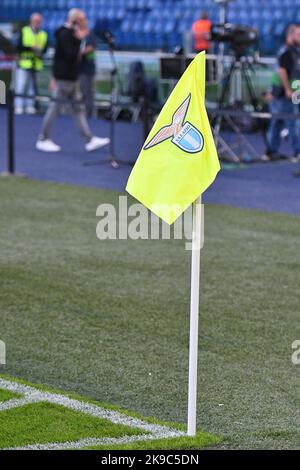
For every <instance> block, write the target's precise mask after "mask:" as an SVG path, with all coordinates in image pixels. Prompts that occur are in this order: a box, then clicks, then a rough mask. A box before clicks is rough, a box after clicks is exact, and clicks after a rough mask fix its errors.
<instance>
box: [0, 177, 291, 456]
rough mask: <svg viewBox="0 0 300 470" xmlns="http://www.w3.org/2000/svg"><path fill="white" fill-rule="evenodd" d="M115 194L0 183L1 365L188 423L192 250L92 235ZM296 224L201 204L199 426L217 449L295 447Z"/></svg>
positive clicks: (8, 181) (179, 243)
mask: <svg viewBox="0 0 300 470" xmlns="http://www.w3.org/2000/svg"><path fill="white" fill-rule="evenodd" d="M117 198H118V194H117V193H114V192H110V191H103V190H101V191H100V190H94V189H86V188H80V187H74V186H73V187H72V186H63V185H54V184H49V183H42V182H37V181H30V180H17V179H13V178H8V179H5V180H1V181H0V201H1V202H0V220H1V224H0V245H1V249H0V263H1V274H0V276H1V279H0V280H1V297H0V309H1V329H0V339H2V340H4V341H5V342H6V349H7V365H6V366H5V369H3V370H5V372H6V373H9V374H10V375H13V376H16V377H21V378H25V379H28V380H31V381H33V382H39V383H44V384H47V385H50V386H53V387H59V388H61V389H64V390H70V391H75V392H79V393H80V394H83V395H86V396H89V397H91V398H95V399H98V400H100V401H102V402H108V403H112V404H117V405H120V406H122V407H125V408H127V409H129V410H133V411H137V412H139V413H141V414H143V415H145V416H153V417H156V418H158V419H163V420H170V421H175V422H185V420H186V402H187V369H188V326H189V325H188V322H189V282H190V252H188V251H186V250H185V249H184V242H182V241H179V240H171V241H169V240H160V241H145V240H137V241H130V240H129V241H127V240H120V241H99V240H97V238H96V234H95V229H96V224H97V221H98V220H97V218H96V215H95V213H96V208H97V206H98V204H100V203H101V202H113V203H116V202H117ZM299 231H300V219H299V218H298V217H293V216H289V215H285V214H275V213H265V212H260V211H254V210H242V209H235V208H231V207H226V206H208V207H206V211H205V247H204V250H203V256H202V283H201V318H200V330H201V334H200V358H199V400H198V425H199V427H200V428H201V430H204V431H208V432H212V433H214V434H217V435H224V436H225V440H224V441H223V443H221V444H220V445H219V447H220V448H243V449H256V448H270V449H271V448H276V449H280V448H286V449H291V448H298V447H299V442H300V433H299V420H298V418H297V410H298V389H299V374H300V369H299V366H295V365H293V364H292V362H291V355H292V348H291V345H292V342H293V341H294V340H295V339H299V336H300V331H299V330H300V329H299V300H300V294H299V270H300V238H299Z"/></svg>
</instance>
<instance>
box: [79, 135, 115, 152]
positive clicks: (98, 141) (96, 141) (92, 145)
mask: <svg viewBox="0 0 300 470" xmlns="http://www.w3.org/2000/svg"><path fill="white" fill-rule="evenodd" d="M109 142H110V139H109V138H108V137H92V138H91V140H90V141H89V142H88V143H87V144H85V150H86V151H87V152H92V151H93V150H97V149H99V148H100V147H104V145H107V144H109Z"/></svg>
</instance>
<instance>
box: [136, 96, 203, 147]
mask: <svg viewBox="0 0 300 470" xmlns="http://www.w3.org/2000/svg"><path fill="white" fill-rule="evenodd" d="M190 101H191V93H190V94H189V95H188V96H187V98H186V99H185V100H184V101H183V102H182V103H181V105H180V106H179V107H178V108H177V109H176V111H175V113H174V114H173V118H172V123H171V124H170V125H169V126H164V127H162V128H161V129H160V130H159V131H158V132H157V133H156V134H155V136H154V137H152V139H151V140H150V141H149V142H148V143H147V144H146V145H145V147H144V150H148V149H149V148H151V147H154V146H155V145H158V144H160V143H161V142H164V141H165V140H167V139H170V138H172V140H171V142H172V143H173V144H175V145H176V146H177V147H179V148H180V149H181V150H183V151H184V152H187V153H198V152H201V150H202V149H203V146H204V138H203V135H202V133H201V132H200V131H198V129H196V127H195V126H193V124H191V123H190V122H189V121H185V122H184V120H185V117H186V115H187V112H188V108H189V105H190Z"/></svg>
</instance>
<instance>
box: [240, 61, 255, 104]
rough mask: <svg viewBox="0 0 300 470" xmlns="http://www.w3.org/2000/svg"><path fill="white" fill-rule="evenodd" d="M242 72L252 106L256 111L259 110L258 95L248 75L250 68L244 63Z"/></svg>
mask: <svg viewBox="0 0 300 470" xmlns="http://www.w3.org/2000/svg"><path fill="white" fill-rule="evenodd" d="M241 72H242V77H243V78H244V80H245V83H246V86H247V90H248V93H249V96H250V100H251V104H252V106H253V108H254V109H255V110H256V109H257V104H258V99H257V96H256V93H255V89H254V86H253V83H252V81H251V77H250V75H249V74H248V72H249V68H248V67H247V66H246V64H243V63H242V68H241Z"/></svg>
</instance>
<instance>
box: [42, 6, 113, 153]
mask: <svg viewBox="0 0 300 470" xmlns="http://www.w3.org/2000/svg"><path fill="white" fill-rule="evenodd" d="M85 24H86V17H85V14H84V12H83V11H81V10H79V9H77V8H74V9H72V10H70V12H69V14H68V19H67V22H66V23H65V25H64V26H61V27H60V28H59V29H58V30H57V31H56V48H55V55H54V65H53V76H54V86H53V88H54V98H55V99H56V100H57V101H52V102H51V103H50V105H49V108H48V111H47V113H46V115H45V117H44V120H43V124H42V129H41V132H40V135H39V138H38V141H37V143H36V148H37V149H38V150H41V151H44V152H58V151H60V147H59V146H58V145H57V144H55V143H54V142H53V141H52V140H51V139H50V138H49V134H50V130H51V128H52V125H53V122H54V120H55V118H56V117H57V115H58V113H59V110H60V107H61V105H62V104H63V103H62V101H61V102H59V100H63V101H66V100H70V105H71V108H72V111H73V115H74V117H75V118H76V120H77V123H78V126H79V128H80V131H81V134H82V135H83V137H84V138H85V141H86V144H85V149H86V150H87V151H92V150H96V149H98V148H100V147H103V146H104V145H107V144H108V143H109V139H108V138H101V137H95V136H93V135H92V132H91V130H90V128H89V125H88V123H87V119H86V113H85V106H84V104H83V102H82V94H81V91H80V84H79V72H80V47H81V43H82V40H83V38H84V37H85V34H86V31H85ZM64 104H65V103H64Z"/></svg>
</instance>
